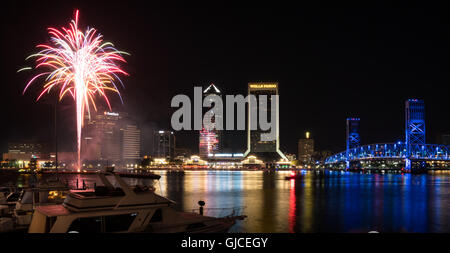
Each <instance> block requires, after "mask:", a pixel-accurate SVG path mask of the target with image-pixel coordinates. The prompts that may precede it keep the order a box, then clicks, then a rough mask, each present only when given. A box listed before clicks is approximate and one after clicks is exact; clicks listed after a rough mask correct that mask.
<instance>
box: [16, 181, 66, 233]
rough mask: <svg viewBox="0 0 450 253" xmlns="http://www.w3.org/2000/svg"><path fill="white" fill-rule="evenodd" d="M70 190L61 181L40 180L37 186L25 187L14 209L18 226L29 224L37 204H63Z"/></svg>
mask: <svg viewBox="0 0 450 253" xmlns="http://www.w3.org/2000/svg"><path fill="white" fill-rule="evenodd" d="M68 192H69V188H68V187H67V186H66V185H65V184H63V183H62V182H60V181H40V182H39V183H38V184H37V185H36V186H35V187H30V188H25V189H24V190H23V191H22V192H21V194H20V197H19V200H18V201H17V202H16V204H15V208H14V210H13V217H14V218H15V222H16V226H18V227H23V226H25V227H27V226H29V225H30V223H31V218H32V216H33V211H34V210H35V208H36V207H37V206H44V205H54V204H62V203H63V202H64V199H65V196H66V194H67V193H68Z"/></svg>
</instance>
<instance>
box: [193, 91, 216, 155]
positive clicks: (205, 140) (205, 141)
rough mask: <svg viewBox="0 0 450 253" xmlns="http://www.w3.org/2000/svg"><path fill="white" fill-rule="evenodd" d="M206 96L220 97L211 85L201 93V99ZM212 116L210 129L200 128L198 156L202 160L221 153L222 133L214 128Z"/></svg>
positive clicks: (214, 120) (214, 121)
mask: <svg viewBox="0 0 450 253" xmlns="http://www.w3.org/2000/svg"><path fill="white" fill-rule="evenodd" d="M208 95H217V96H222V94H221V92H220V90H219V89H218V88H217V87H216V86H215V85H214V84H211V85H209V86H208V88H206V89H205V90H204V91H203V98H204V99H205V98H206V97H207V96H208ZM215 117H219V116H216V115H215V116H214V117H213V118H212V119H211V122H212V126H211V129H210V130H208V129H206V128H205V126H203V127H202V130H201V131H200V133H199V148H198V149H199V154H200V157H202V158H208V157H209V156H211V155H213V154H216V153H220V152H221V140H222V131H221V130H217V129H215V127H216V120H218V119H216V118H215Z"/></svg>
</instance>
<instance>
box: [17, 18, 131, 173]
mask: <svg viewBox="0 0 450 253" xmlns="http://www.w3.org/2000/svg"><path fill="white" fill-rule="evenodd" d="M78 12H79V11H78V10H76V12H75V20H72V22H71V23H70V28H68V29H67V28H64V27H62V28H61V30H58V29H55V28H48V33H49V34H50V42H51V43H50V44H49V45H45V44H41V45H37V46H36V47H37V48H39V49H41V51H40V52H38V53H36V54H33V55H30V56H29V57H28V58H27V59H29V58H36V66H35V68H36V69H46V70H45V72H42V73H39V74H37V75H35V76H34V77H33V78H32V79H31V80H30V81H29V82H28V83H27V85H26V87H25V89H24V91H23V92H24V93H25V91H26V90H27V88H28V87H29V86H30V85H31V84H32V83H33V82H35V81H36V80H37V79H38V78H41V77H45V81H44V83H43V86H42V91H41V92H40V94H39V96H38V97H37V99H36V100H39V99H40V98H41V97H42V96H43V95H44V94H46V93H49V92H50V91H51V90H52V89H54V90H56V91H57V92H59V100H61V99H62V98H63V97H64V96H66V95H69V96H71V97H72V98H73V99H74V100H75V104H76V117H77V146H78V170H80V168H81V157H80V154H81V130H82V127H83V121H84V114H85V112H86V111H87V112H88V115H90V107H91V106H92V107H93V108H94V109H95V110H97V108H96V105H95V97H96V96H100V97H103V98H104V100H105V102H106V103H107V105H108V107H109V108H110V110H111V104H110V102H109V99H108V96H107V94H106V92H107V91H112V92H115V93H117V94H118V95H119V97H120V92H119V90H118V88H117V86H116V82H117V81H118V82H120V83H121V84H122V81H121V80H120V78H119V77H118V76H117V74H123V75H128V73H126V72H125V71H123V70H122V69H120V67H119V66H118V65H117V63H118V62H126V61H125V60H124V59H123V57H122V55H123V54H127V53H125V52H122V51H118V50H117V49H115V48H114V45H113V44H112V43H110V42H104V41H103V39H102V37H103V36H102V35H100V34H99V33H97V30H95V29H94V28H89V27H88V28H87V29H86V32H84V33H83V32H82V31H80V30H79V29H78ZM28 69H31V68H29V67H26V68H23V69H20V70H19V71H18V72H20V71H22V70H28ZM122 85H123V84H122ZM120 99H121V100H122V98H120ZM89 117H90V116H89Z"/></svg>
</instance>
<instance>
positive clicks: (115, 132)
mask: <svg viewBox="0 0 450 253" xmlns="http://www.w3.org/2000/svg"><path fill="white" fill-rule="evenodd" d="M121 120H122V115H121V114H119V113H117V112H109V111H104V110H98V111H97V112H91V118H89V117H87V116H86V117H85V121H86V122H85V124H84V127H83V132H82V134H83V136H82V143H81V152H82V156H81V158H82V159H83V160H88V161H108V162H111V163H116V162H118V161H120V160H121V145H120V144H121V132H120V121H121Z"/></svg>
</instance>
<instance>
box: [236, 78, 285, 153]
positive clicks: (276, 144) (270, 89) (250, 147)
mask: <svg viewBox="0 0 450 253" xmlns="http://www.w3.org/2000/svg"><path fill="white" fill-rule="evenodd" d="M248 94H249V95H254V96H255V97H256V103H255V102H254V101H253V100H252V99H250V101H248V110H247V118H248V120H247V151H246V152H245V154H244V156H248V155H249V154H254V155H256V156H257V157H259V158H261V159H264V160H265V161H275V160H279V159H280V158H283V159H287V158H286V156H285V155H284V154H283V153H282V152H281V151H280V137H279V132H280V130H279V129H280V127H279V126H280V123H279V101H278V100H276V101H273V100H272V98H271V96H272V95H278V83H276V82H273V83H272V82H255V83H249V84H248ZM260 95H267V108H266V109H265V110H263V112H265V113H267V119H268V120H270V119H271V115H272V114H275V121H276V122H275V125H276V127H275V128H276V129H275V140H272V141H263V140H261V135H262V134H264V133H266V134H267V133H269V132H270V131H271V130H267V131H264V130H261V129H260V126H259V125H256V126H253V125H252V124H254V123H256V122H254V123H252V122H251V120H250V119H251V117H252V116H251V111H254V112H256V113H258V114H259V106H258V105H259V96H260ZM272 103H275V108H274V110H272ZM259 117H260V115H259ZM252 128H255V129H256V130H252Z"/></svg>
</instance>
